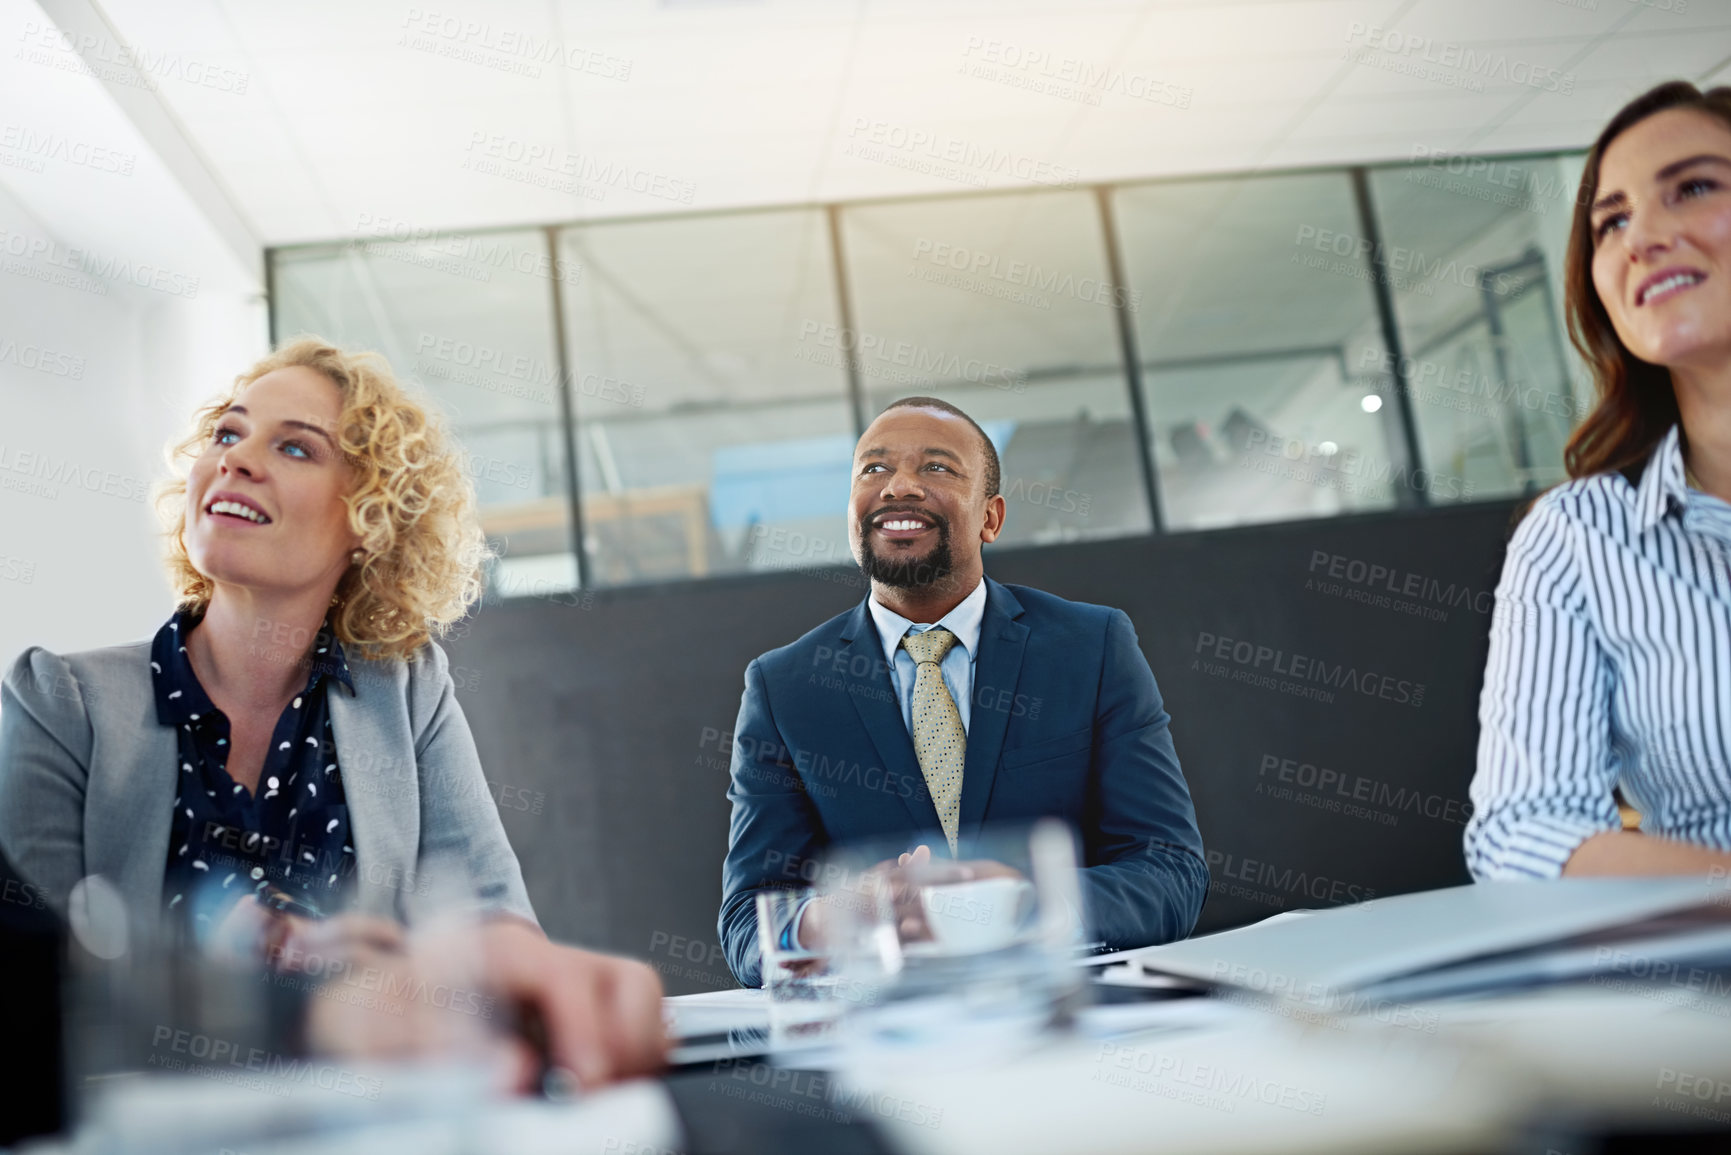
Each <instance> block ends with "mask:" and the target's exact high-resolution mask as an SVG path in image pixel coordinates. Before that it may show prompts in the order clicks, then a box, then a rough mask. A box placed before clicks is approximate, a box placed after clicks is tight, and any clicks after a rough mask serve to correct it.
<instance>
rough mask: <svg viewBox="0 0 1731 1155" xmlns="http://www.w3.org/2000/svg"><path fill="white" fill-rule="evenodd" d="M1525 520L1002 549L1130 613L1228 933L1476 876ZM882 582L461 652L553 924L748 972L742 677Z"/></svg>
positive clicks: (744, 596) (1000, 567)
mask: <svg viewBox="0 0 1731 1155" xmlns="http://www.w3.org/2000/svg"><path fill="white" fill-rule="evenodd" d="M1510 513H1511V507H1510V506H1508V505H1501V504H1499V505H1495V506H1479V507H1473V508H1469V509H1455V510H1441V511H1433V512H1430V513H1426V514H1422V515H1376V516H1369V517H1359V518H1348V519H1334V520H1326V521H1316V522H1303V523H1294V524H1288V525H1280V526H1267V527H1254V528H1247V529H1238V530H1228V531H1221V532H1214V533H1207V534H1195V535H1181V536H1173V537H1164V538H1140V539H1134V540H1127V541H1113V542H1096V543H1086V544H1076V545H1070V546H1064V547H1059V548H1044V549H1029V550H1020V551H1003V552H998V553H996V554H994V555H992V556H991V557H990V558H989V560H988V563H987V568H988V570H989V572H990V573H991V574H992V576H993V577H995V578H997V579H998V580H1000V581H1005V582H1011V583H1016V584H1023V585H1032V586H1037V587H1039V588H1041V589H1046V590H1050V591H1052V592H1053V593H1057V594H1059V595H1061V596H1063V597H1068V598H1073V599H1077V600H1081V601H1092V602H1100V603H1103V604H1106V605H1113V606H1117V607H1119V608H1121V609H1123V610H1124V611H1125V612H1127V613H1128V614H1129V615H1130V617H1131V619H1132V620H1133V621H1134V622H1135V624H1136V629H1137V632H1138V634H1139V636H1140V638H1141V642H1142V648H1143V651H1144V652H1145V653H1146V654H1147V655H1148V659H1149V662H1150V663H1151V664H1152V666H1153V667H1154V672H1155V675H1156V677H1157V678H1158V679H1159V682H1160V687H1161V690H1162V691H1163V693H1164V694H1165V696H1166V705H1167V709H1168V710H1169V711H1170V712H1171V714H1172V717H1173V732H1174V735H1175V738H1176V741H1177V745H1178V752H1179V756H1180V759H1181V760H1182V763H1183V766H1184V770H1185V774H1186V776H1187V777H1188V778H1189V780H1190V786H1191V790H1192V792H1193V794H1194V796H1195V798H1196V805H1197V811H1198V816H1199V820H1200V822H1201V826H1202V833H1203V838H1204V841H1205V843H1206V845H1207V847H1208V855H1209V865H1210V867H1211V870H1212V873H1213V882H1212V885H1211V888H1210V894H1209V900H1208V905H1207V908H1206V909H1205V910H1204V912H1203V915H1202V923H1201V929H1204V930H1213V929H1220V928H1223V927H1227V926H1232V925H1237V924H1240V923H1243V922H1247V921H1251V920H1253V919H1257V918H1261V917H1264V916H1266V915H1269V914H1273V913H1276V912H1277V911H1280V910H1286V909H1293V908H1296V907H1305V906H1326V905H1334V904H1336V903H1339V902H1346V901H1355V900H1358V899H1363V898H1369V897H1373V896H1375V895H1383V894H1394V893H1399V892H1403V891H1410V890H1417V889H1423V888H1427V887H1434V886H1444V885H1449V884H1453V883H1457V882H1463V881H1465V880H1466V877H1467V876H1466V872H1465V868H1464V866H1463V865H1462V861H1461V851H1460V836H1461V829H1462V826H1463V825H1464V823H1465V821H1466V818H1467V816H1468V813H1469V811H1468V809H1467V806H1466V791H1467V784H1468V783H1469V781H1470V780H1471V777H1472V768H1473V753H1474V749H1475V746H1476V743H1477V735H1478V727H1477V716H1476V715H1477V703H1478V690H1479V683H1480V679H1481V677H1482V674H1483V667H1484V657H1485V646H1486V633H1487V630H1488V628H1489V623H1490V608H1491V591H1492V590H1493V589H1494V588H1495V585H1496V578H1497V573H1498V571H1499V569H1500V566H1501V559H1502V551H1503V545H1504V542H1505V539H1506V536H1507V531H1508V526H1509V519H1510ZM863 595H864V586H863V582H862V580H861V579H860V577H859V575H858V574H857V573H854V572H851V571H845V572H844V571H839V570H828V571H821V572H814V573H807V574H778V575H772V576H763V577H752V578H735V579H724V580H717V581H710V582H698V583H681V584H678V585H670V586H662V587H653V588H639V589H629V590H613V591H601V592H597V593H593V594H587V593H586V594H576V595H569V596H567V597H565V598H563V599H555V600H550V601H541V600H534V599H529V600H524V601H519V602H512V603H507V604H504V605H500V606H493V607H489V608H488V609H486V610H484V611H483V612H482V613H481V614H480V615H479V616H478V617H477V618H476V619H475V620H474V622H473V623H472V624H471V625H470V627H469V628H468V630H467V631H466V633H465V634H464V635H463V636H461V637H458V638H454V639H452V640H451V641H450V642H449V643H448V645H447V648H448V649H449V651H450V653H451V660H452V664H453V666H454V668H455V671H454V677H455V678H456V681H457V684H458V692H459V696H460V698H461V701H462V703H463V707H464V710H465V711H466V713H467V715H468V718H469V722H470V725H471V726H472V727H473V729H474V731H475V738H476V742H477V743H478V745H479V746H480V750H481V756H482V760H483V763H484V764H485V765H486V767H487V775H488V778H489V779H490V780H491V781H492V784H493V788H494V795H495V797H496V798H497V799H498V800H499V805H500V809H501V812H502V814H503V816H504V820H505V827H506V830H507V832H508V833H509V835H510V837H511V841H512V844H513V845H514V846H515V847H516V848H517V853H518V856H519V858H520V859H521V860H522V864H523V871H524V875H525V876H526V878H527V879H528V883H529V892H530V894H531V896H532V897H533V898H534V900H535V904H536V908H537V910H538V911H539V912H540V914H541V918H542V921H543V922H544V923H545V924H546V926H547V929H548V930H549V932H550V933H552V934H554V935H555V936H557V937H561V938H564V939H568V940H571V941H575V942H579V943H583V944H587V945H592V946H596V947H601V948H605V949H610V950H616V951H621V952H624V953H629V954H633V955H637V956H639V957H643V958H647V959H649V960H650V961H651V962H653V963H654V964H655V965H656V966H657V967H658V968H659V969H660V970H661V971H662V974H663V977H664V979H665V980H666V982H667V985H668V989H669V990H670V991H671V992H674V993H682V992H687V991H700V990H706V989H714V988H716V987H721V986H731V985H732V980H731V979H730V978H729V977H728V976H727V968H726V965H725V963H724V962H722V960H721V955H720V950H719V947H718V946H717V945H716V938H715V913H716V907H717V904H718V902H719V898H720V864H721V856H722V853H723V851H724V850H725V849H726V842H727V814H728V808H727V802H726V798H725V796H724V795H725V791H726V787H727V758H728V743H727V734H728V732H729V731H730V730H731V727H732V723H733V720H734V717H735V715H736V713H737V711H738V708H739V695H740V690H741V688H742V685H743V682H742V675H743V672H744V669H745V665H746V663H747V662H748V661H750V660H751V658H753V657H754V656H756V655H757V654H759V653H761V652H763V651H764V650H766V649H770V648H772V647H774V646H777V645H780V644H782V643H784V642H787V641H790V640H792V639H793V638H795V637H797V636H798V635H799V634H801V633H803V632H804V631H805V630H807V629H809V628H810V627H811V626H813V625H816V624H817V623H818V622H820V621H822V620H824V619H825V618H827V617H829V616H831V615H833V614H836V613H839V612H841V611H842V610H844V609H846V608H847V607H848V606H850V605H851V604H853V603H854V602H855V601H856V600H857V599H858V598H860V597H862V596H863ZM1023 676H1024V677H1027V673H1026V671H1024V675H1023ZM1019 689H1025V687H1020V688H1019Z"/></svg>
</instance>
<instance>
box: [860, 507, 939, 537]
mask: <svg viewBox="0 0 1731 1155" xmlns="http://www.w3.org/2000/svg"><path fill="white" fill-rule="evenodd" d="M872 528H873V529H875V530H877V531H878V532H879V533H881V534H883V535H884V536H885V537H888V538H909V537H917V536H919V535H920V534H922V533H924V532H925V531H926V530H928V529H931V528H933V522H932V521H931V520H930V519H929V518H925V517H921V516H919V515H917V514H911V513H885V514H880V515H879V516H878V517H876V518H874V519H873V520H872Z"/></svg>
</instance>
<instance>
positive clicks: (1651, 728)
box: [1465, 426, 1731, 880]
mask: <svg viewBox="0 0 1731 1155" xmlns="http://www.w3.org/2000/svg"><path fill="white" fill-rule="evenodd" d="M1479 727H1480V729H1479V750H1478V772H1477V774H1476V775H1475V776H1474V778H1473V784H1472V802H1473V817H1472V820H1471V821H1470V822H1469V823H1468V824H1467V828H1466V835H1465V840H1466V859H1467V866H1468V868H1469V869H1470V870H1471V871H1472V873H1473V876H1474V877H1475V878H1478V879H1480V880H1484V879H1493V878H1515V877H1537V878H1555V877H1556V876H1557V875H1559V874H1561V873H1562V869H1563V864H1564V863H1565V862H1567V861H1568V859H1569V856H1570V855H1572V854H1573V853H1574V852H1575V849H1576V848H1577V847H1578V846H1580V844H1581V843H1582V842H1584V841H1586V840H1587V839H1588V838H1590V837H1592V836H1593V835H1595V834H1599V833H1602V832H1605V831H1614V830H1618V829H1621V826H1622V823H1621V821H1620V820H1619V817H1618V813H1617V806H1616V803H1615V801H1614V800H1613V799H1612V797H1611V791H1612V789H1613V788H1614V787H1617V786H1621V787H1622V790H1623V795H1624V797H1625V798H1626V799H1628V801H1629V804H1630V805H1631V806H1633V807H1635V808H1636V809H1637V810H1639V811H1640V812H1641V829H1642V830H1643V831H1644V832H1646V833H1648V834H1654V835H1658V836H1660V837H1664V838H1671V839H1677V840H1679V841H1683V842H1691V843H1695V844H1698V845H1701V846H1707V847H1713V848H1717V849H1721V850H1725V849H1731V505H1727V504H1726V503H1725V502H1723V501H1721V500H1719V499H1718V498H1716V497H1713V496H1711V495H1709V494H1705V493H1701V492H1699V491H1697V490H1694V489H1691V488H1690V487H1689V486H1688V485H1687V484H1686V483H1685V481H1684V473H1683V453H1682V447H1681V442H1680V440H1679V431H1678V428H1677V427H1675V426H1673V427H1672V429H1671V431H1670V432H1669V433H1667V434H1666V435H1665V437H1664V439H1663V440H1661V441H1660V442H1659V445H1658V447H1657V448H1656V449H1655V450H1654V451H1653V455H1652V456H1651V457H1650V458H1649V459H1648V462H1647V466H1646V468H1645V469H1644V470H1642V471H1641V473H1640V476H1639V481H1638V482H1636V483H1632V482H1631V481H1630V480H1629V479H1628V478H1627V477H1625V476H1623V475H1622V474H1620V473H1609V474H1601V475H1598V476H1595V477H1588V478H1582V479H1581V480H1578V481H1573V482H1570V483H1568V484H1566V485H1562V486H1558V487H1557V488H1556V489H1553V490H1551V491H1550V492H1548V493H1546V494H1545V495H1544V496H1542V497H1541V498H1539V500H1538V501H1537V502H1535V503H1534V505H1533V508H1532V511H1531V512H1530V513H1529V514H1528V515H1527V517H1526V519H1525V520H1524V521H1523V522H1522V523H1521V526H1520V528H1519V530H1517V531H1516V533H1515V536H1514V539H1513V540H1512V541H1511V542H1510V543H1509V552H1508V560H1507V561H1506V562H1505V563H1504V565H1503V576H1502V581H1501V582H1500V583H1499V584H1498V586H1497V605H1496V612H1495V614H1494V615H1493V617H1492V620H1491V648H1490V658H1489V660H1488V661H1487V663H1486V666H1485V682H1484V689H1483V691H1482V693H1481V695H1480V698H1479Z"/></svg>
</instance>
